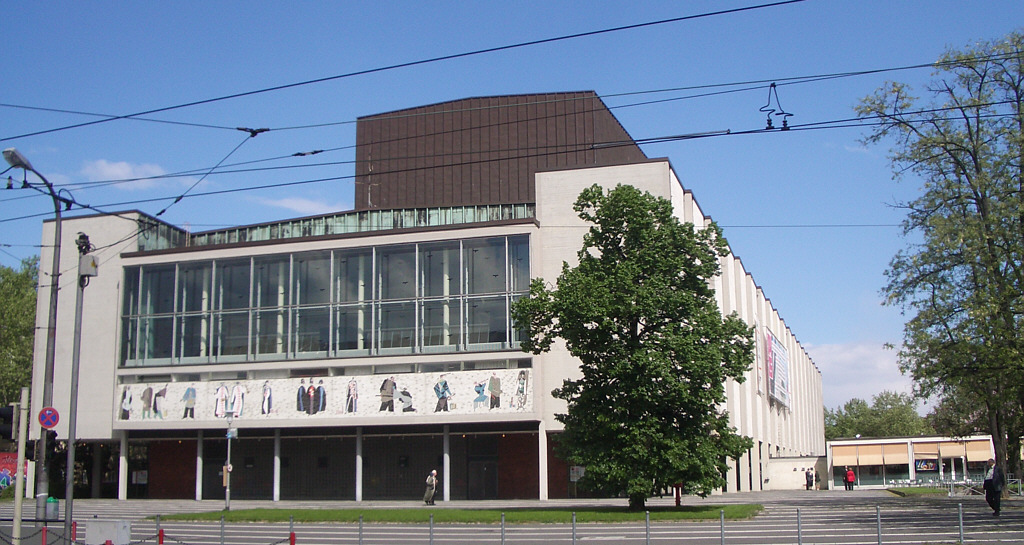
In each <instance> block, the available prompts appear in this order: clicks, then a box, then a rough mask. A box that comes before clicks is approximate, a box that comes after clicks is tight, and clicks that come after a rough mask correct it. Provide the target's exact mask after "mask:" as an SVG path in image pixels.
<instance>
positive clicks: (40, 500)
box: [3, 148, 71, 520]
mask: <svg viewBox="0 0 1024 545" xmlns="http://www.w3.org/2000/svg"><path fill="white" fill-rule="evenodd" d="M3 154H4V160H6V161H7V164H9V165H11V167H12V168H20V169H22V170H24V171H26V172H28V171H31V172H32V173H33V174H35V175H36V176H38V177H39V179H40V180H42V181H43V184H44V185H45V186H46V191H47V192H48V193H49V195H50V198H51V199H53V214H54V223H53V264H52V265H51V267H50V309H49V316H48V318H47V327H46V360H45V367H44V368H43V397H42V402H41V405H40V407H50V406H52V405H53V360H54V353H55V350H56V346H57V292H58V290H59V289H60V237H61V229H60V227H61V222H60V219H61V218H60V212H61V207H62V206H63V205H68V206H69V207H70V205H71V201H65V200H63V199H61V198H60V196H58V195H57V192H56V191H54V190H53V185H52V184H51V183H50V181H49V180H47V179H46V177H45V176H43V175H42V174H40V173H39V171H38V170H36V169H35V168H33V167H32V163H29V162H28V159H26V158H25V156H24V155H22V154H21V152H19V151H18V150H17V149H15V148H7V149H5V150H4V151H3ZM25 185H26V186H28V187H32V188H33V189H36V190H37V191H40V192H42V190H40V189H39V188H37V187H35V186H32V185H30V184H28V182H25ZM47 442H48V441H47V434H45V433H42V430H40V433H39V440H38V441H36V520H44V519H45V518H46V499H47V497H48V496H49V495H50V477H49V473H48V472H47V465H48V464H47V462H48V460H47V459H46V458H47V452H48V448H47V444H46V443H47Z"/></svg>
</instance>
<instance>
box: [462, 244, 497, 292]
mask: <svg viewBox="0 0 1024 545" xmlns="http://www.w3.org/2000/svg"><path fill="white" fill-rule="evenodd" d="M464 259H465V263H464V266H465V268H466V290H467V293H502V292H504V291H505V278H506V276H507V274H506V270H505V239H504V238H488V239H478V240H467V241H466V243H465V254H464Z"/></svg>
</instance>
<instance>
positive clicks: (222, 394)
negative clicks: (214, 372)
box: [213, 384, 228, 418]
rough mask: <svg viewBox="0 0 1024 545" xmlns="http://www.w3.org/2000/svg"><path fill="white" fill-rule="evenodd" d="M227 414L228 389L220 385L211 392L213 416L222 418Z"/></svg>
mask: <svg viewBox="0 0 1024 545" xmlns="http://www.w3.org/2000/svg"><path fill="white" fill-rule="evenodd" d="M227 412H228V387H227V386H225V385H223V384H221V385H220V386H218V387H217V389H216V390H215V391H214V392H213V416H215V417H217V418H224V417H225V416H226V415H227Z"/></svg>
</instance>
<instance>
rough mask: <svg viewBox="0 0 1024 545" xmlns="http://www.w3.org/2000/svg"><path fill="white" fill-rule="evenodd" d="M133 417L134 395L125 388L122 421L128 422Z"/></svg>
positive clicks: (122, 396)
mask: <svg viewBox="0 0 1024 545" xmlns="http://www.w3.org/2000/svg"><path fill="white" fill-rule="evenodd" d="M131 416H132V393H131V391H130V390H128V387H127V386H125V387H124V390H122V391H121V420H128V419H129V418H131Z"/></svg>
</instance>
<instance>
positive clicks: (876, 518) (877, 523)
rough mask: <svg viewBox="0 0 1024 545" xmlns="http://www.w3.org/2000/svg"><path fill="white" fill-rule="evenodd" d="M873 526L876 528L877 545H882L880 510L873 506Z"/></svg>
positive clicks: (878, 507)
mask: <svg viewBox="0 0 1024 545" xmlns="http://www.w3.org/2000/svg"><path fill="white" fill-rule="evenodd" d="M875 524H876V525H877V527H878V545H882V508H881V507H880V506H878V505H876V506H875Z"/></svg>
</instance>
